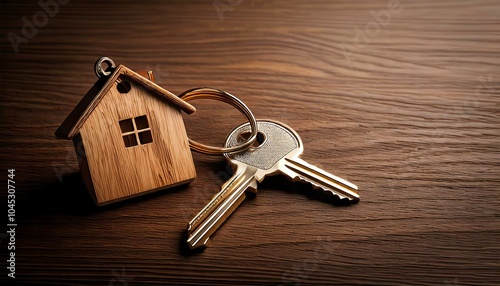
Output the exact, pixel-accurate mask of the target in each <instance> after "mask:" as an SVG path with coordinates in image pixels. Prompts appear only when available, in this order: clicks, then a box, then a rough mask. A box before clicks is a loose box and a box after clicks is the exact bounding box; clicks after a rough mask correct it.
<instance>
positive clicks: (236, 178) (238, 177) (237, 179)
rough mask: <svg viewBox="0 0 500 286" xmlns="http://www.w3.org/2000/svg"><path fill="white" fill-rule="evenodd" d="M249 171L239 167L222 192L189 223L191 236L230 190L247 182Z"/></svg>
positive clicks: (222, 188)
mask: <svg viewBox="0 0 500 286" xmlns="http://www.w3.org/2000/svg"><path fill="white" fill-rule="evenodd" d="M247 172H248V171H247V170H246V168H244V167H238V168H237V169H236V171H235V172H234V174H233V176H232V177H231V178H229V180H228V181H227V182H225V183H224V184H223V185H222V187H221V190H220V191H219V192H218V193H217V194H215V195H214V196H213V197H212V199H211V200H210V202H209V203H208V204H207V205H206V206H205V207H204V208H203V209H202V210H201V211H200V212H199V213H198V214H197V215H196V216H195V217H194V218H193V219H191V221H190V222H189V223H188V233H189V234H191V233H192V232H193V231H194V230H195V229H196V228H197V227H198V226H199V225H200V224H201V223H202V222H203V221H204V220H205V219H206V218H207V217H208V216H209V215H210V214H211V213H212V212H213V211H215V210H216V208H217V206H218V205H219V204H220V203H221V202H222V201H224V200H225V199H226V198H227V197H228V196H229V194H230V188H228V187H232V186H234V185H235V184H241V182H242V181H243V180H245V175H246V173H247Z"/></svg>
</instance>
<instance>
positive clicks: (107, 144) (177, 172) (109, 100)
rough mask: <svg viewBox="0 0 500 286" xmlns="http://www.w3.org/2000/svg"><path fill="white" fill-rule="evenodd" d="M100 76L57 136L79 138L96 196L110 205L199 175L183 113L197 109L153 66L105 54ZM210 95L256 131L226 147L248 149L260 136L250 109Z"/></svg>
mask: <svg viewBox="0 0 500 286" xmlns="http://www.w3.org/2000/svg"><path fill="white" fill-rule="evenodd" d="M103 64H107V65H108V68H107V69H104V68H103ZM95 73H96V75H97V76H98V77H99V80H98V81H97V82H96V83H95V84H94V86H93V87H92V88H91V89H90V90H89V91H88V93H87V94H86V95H85V96H84V97H83V99H82V100H81V101H80V103H79V104H78V105H77V106H76V107H75V109H74V110H73V111H72V112H71V113H70V115H69V116H68V117H67V118H66V120H64V122H63V123H62V124H61V126H60V127H59V128H58V129H57V131H56V133H55V134H56V137H57V138H60V139H70V140H73V144H74V146H75V150H76V153H77V157H78V163H79V166H80V171H81V174H82V178H83V180H84V182H85V185H86V188H87V190H88V192H89V194H90V196H91V197H92V199H93V201H94V202H95V203H96V204H97V205H106V204H109V203H113V202H116V201H120V200H123V199H127V198H131V197H135V196H138V195H142V194H146V193H149V192H153V191H157V190H161V189H166V188H171V187H174V186H178V185H182V184H187V183H189V182H191V181H192V180H194V178H195V177H196V171H195V166H194V163H193V158H192V155H191V151H190V146H189V143H188V137H187V133H186V129H185V127H184V122H183V120H182V115H181V111H184V112H186V113H188V114H190V113H193V112H194V111H195V110H196V109H195V108H194V107H193V106H192V105H190V104H189V103H187V102H186V101H185V100H182V99H180V98H179V97H177V96H176V95H174V94H173V93H171V92H169V91H167V90H165V89H163V88H162V87H160V86H158V85H157V84H155V83H154V76H153V73H152V72H150V71H149V72H140V73H137V72H134V71H132V70H131V69H129V68H127V67H125V66H123V65H119V66H116V65H115V63H114V62H113V61H112V60H111V59H110V58H107V57H103V58H100V59H99V60H98V61H97V62H96V64H95ZM204 97H205V98H211V99H216V100H221V101H224V102H228V103H230V104H232V105H233V106H235V107H236V108H237V109H238V110H240V111H241V112H242V113H244V114H245V115H246V117H247V118H248V119H249V121H250V123H251V126H252V131H253V133H252V135H253V136H252V137H251V138H249V139H248V140H247V142H245V143H243V144H241V145H239V146H235V147H232V148H228V149H227V151H229V152H236V151H241V150H246V149H248V148H249V147H250V146H251V145H252V144H253V143H254V141H255V139H256V136H257V123H256V121H255V118H254V117H253V115H252V113H251V111H250V110H249V109H248V108H247V107H246V106H245V105H244V104H243V102H241V101H239V100H238V99H237V98H236V97H234V96H232V95H230V94H227V93H224V92H220V93H218V96H215V95H210V94H208V95H206V96H204ZM192 99H194V98H192ZM192 147H193V149H195V150H196V147H197V146H196V144H194V145H193V146H192ZM198 147H201V148H203V147H206V146H204V145H200V146H198Z"/></svg>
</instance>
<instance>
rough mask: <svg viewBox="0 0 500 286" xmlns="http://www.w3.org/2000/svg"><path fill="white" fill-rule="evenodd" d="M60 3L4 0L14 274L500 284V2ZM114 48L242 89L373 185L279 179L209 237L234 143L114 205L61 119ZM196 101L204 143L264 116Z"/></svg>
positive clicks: (336, 170)
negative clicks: (353, 187) (94, 190)
mask: <svg viewBox="0 0 500 286" xmlns="http://www.w3.org/2000/svg"><path fill="white" fill-rule="evenodd" d="M43 1H45V2H50V1H49V0H42V2H43ZM52 2H54V1H52ZM61 2H68V1H61ZM54 3H55V2H54ZM51 7H52V8H50V7H49V8H47V9H48V10H47V11H48V12H43V11H44V10H43V8H42V6H40V4H38V2H37V1H0V13H1V14H0V22H1V27H0V31H1V33H0V34H1V37H0V51H1V55H0V118H1V123H0V142H1V143H0V144H1V157H0V161H1V163H0V164H1V174H3V178H1V181H2V184H0V186H1V191H0V193H1V194H2V197H1V208H0V210H1V213H2V216H3V219H2V221H3V222H2V224H1V225H2V232H1V234H0V239H1V243H0V247H1V252H0V254H1V257H0V261H2V263H1V264H0V265H1V267H0V268H1V269H2V270H1V271H0V273H1V275H2V276H1V279H2V280H1V281H2V282H1V284H2V285H9V282H10V283H12V282H23V283H25V284H26V283H34V284H47V285H94V284H98V285H156V284H167V283H171V284H176V285H180V284H202V283H207V284H229V285H240V284H247V283H248V284H294V285H298V284H301V285H306V284H312V285H319V284H324V285H347V284H353V285H443V286H444V285H499V284H500V274H499V273H500V262H499V257H500V242H499V241H500V240H499V239H500V222H499V215H500V203H499V202H500V187H499V184H500V149H499V146H500V97H499V96H500V3H499V2H498V1H494V0H488V1H486V0H485V1H465V0H464V1H430V0H427V1H409V0H404V1H403V0H401V1H400V2H398V1H396V0H383V1H371V0H366V1H263V0H262V1H258V0H232V1H229V0H215V1H212V0H204V1H156V2H153V1H134V3H132V1H130V3H129V2H115V1H113V2H112V1H78V0H72V1H69V2H68V3H66V4H64V3H61V4H58V7H57V9H55V8H54V6H51ZM47 13H49V14H51V15H48V16H47ZM44 15H45V16H44ZM30 23H32V24H33V23H34V24H33V25H35V26H34V27H35V28H34V29H33V28H31V30H30V28H29V27H28V26H30V25H31V24H30ZM24 26H26V27H24ZM23 27H24V28H23ZM101 56H109V57H111V58H112V59H114V60H115V62H117V63H121V64H125V65H126V66H128V67H130V68H132V69H134V70H139V69H145V68H146V69H150V70H153V71H154V73H155V74H156V78H157V82H158V83H159V84H160V85H161V86H162V87H164V88H166V89H168V90H170V91H171V92H173V93H175V94H179V93H181V92H182V91H184V90H187V89H190V88H193V87H198V86H211V87H217V88H221V89H224V90H227V91H229V92H231V93H233V94H235V95H236V96H238V97H239V98H240V99H242V100H243V101H244V102H245V103H247V104H248V105H249V106H250V108H251V109H252V110H253V112H254V114H255V115H256V117H258V118H271V119H276V120H280V121H283V122H285V123H287V124H288V125H290V126H292V127H293V128H294V129H296V130H297V131H298V132H299V134H300V135H301V136H302V139H303V141H304V143H305V147H306V148H305V149H306V151H305V153H304V156H303V157H304V158H305V159H306V160H308V161H310V162H312V163H315V164H317V165H319V166H321V167H322V168H324V169H326V170H328V171H329V172H331V173H333V174H336V175H338V176H341V177H343V178H346V179H348V180H350V181H352V182H354V183H356V184H357V185H358V186H359V188H360V194H361V201H360V202H359V203H358V204H356V205H352V206H342V205H335V204H332V203H331V202H330V201H329V200H328V198H327V197H324V196H322V193H321V192H320V191H317V190H314V189H312V188H311V186H310V185H303V184H300V183H291V182H289V181H288V180H286V179H285V178H283V177H274V178H269V179H266V180H265V181H264V182H263V183H262V184H261V185H260V186H259V193H258V194H257V195H256V196H253V197H251V198H247V200H246V201H245V202H244V203H243V204H242V205H241V207H239V208H238V209H237V211H236V212H235V213H234V214H233V215H232V216H231V217H230V218H229V220H228V221H227V222H226V223H225V224H224V225H223V226H222V228H221V229H220V230H219V231H218V232H217V233H216V234H215V235H214V236H213V240H212V245H211V246H210V247H209V248H207V249H206V250H205V251H203V252H194V253H191V252H189V251H188V250H187V248H186V245H185V239H186V234H185V229H186V224H187V222H188V221H189V219H190V218H191V217H192V216H194V215H195V214H196V213H197V212H198V211H199V210H200V209H201V208H202V207H203V206H204V205H205V204H206V203H207V202H208V200H209V199H210V197H211V196H212V195H213V194H215V193H216V192H217V191H218V190H219V188H220V185H221V184H222V183H223V182H224V180H226V179H227V178H228V176H229V175H230V170H229V169H228V168H227V167H226V164H225V161H224V160H223V158H222V157H220V156H215V157H210V156H207V155H200V154H194V159H195V164H196V167H197V175H198V176H197V179H196V180H195V181H193V182H192V183H191V184H190V185H189V186H185V187H178V188H176V189H173V190H167V191H162V192H159V193H156V194H153V195H148V196H145V197H141V198H138V199H134V200H130V201H126V202H123V203H119V204H116V205H112V206H108V207H104V208H97V207H94V206H93V204H92V202H91V200H90V198H89V196H88V194H87V193H86V191H85V189H84V187H83V183H82V181H81V177H80V174H79V173H78V165H77V161H76V155H75V154H74V150H73V146H72V143H71V142H70V141H65V140H56V139H55V138H54V131H55V130H56V128H57V127H58V126H59V124H60V123H61V122H62V121H63V120H64V119H65V117H66V116H67V115H68V114H69V112H70V111H71V110H72V109H73V108H74V107H75V105H76V104H77V103H78V101H79V100H80V99H81V98H82V96H83V95H84V94H85V93H86V91H87V90H88V89H89V88H90V87H91V86H92V84H93V83H94V82H95V81H96V77H95V75H94V73H93V64H94V62H95V61H96V59H98V58H99V57H101ZM193 104H194V105H195V106H196V107H197V108H198V111H197V112H196V113H195V114H193V115H189V116H185V122H186V127H187V130H188V133H189V135H190V136H191V137H192V138H194V139H197V140H199V141H203V142H205V143H209V144H214V145H220V144H222V142H223V140H224V138H225V136H226V134H227V133H228V132H229V131H230V130H231V129H232V128H233V127H234V126H236V125H237V124H239V123H241V122H243V121H244V118H243V117H242V116H241V115H240V114H239V113H238V112H237V111H235V110H234V109H232V108H231V107H229V106H227V105H224V104H222V103H219V102H214V101H208V100H200V101H196V102H193ZM10 168H14V169H15V175H16V176H15V182H16V183H15V184H16V201H15V210H16V222H17V224H18V226H17V228H16V237H15V238H16V240H15V243H16V244H15V246H16V252H15V254H16V256H15V258H16V262H15V263H16V274H15V276H16V278H15V280H14V279H11V278H9V277H7V274H8V273H9V271H8V270H7V269H6V266H7V265H6V260H7V259H8V258H9V256H8V255H9V253H8V251H7V247H8V242H9V239H10V238H9V237H7V236H6V224H7V174H8V173H7V170H8V169H10ZM9 252H10V251H9Z"/></svg>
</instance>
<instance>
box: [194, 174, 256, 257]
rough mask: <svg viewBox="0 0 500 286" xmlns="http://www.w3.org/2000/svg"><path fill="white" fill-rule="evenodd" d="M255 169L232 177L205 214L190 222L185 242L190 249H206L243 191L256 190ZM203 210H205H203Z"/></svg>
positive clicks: (239, 200)
mask: <svg viewBox="0 0 500 286" xmlns="http://www.w3.org/2000/svg"><path fill="white" fill-rule="evenodd" d="M256 171H257V169H255V168H252V167H248V168H246V169H245V171H243V172H241V173H238V174H235V175H233V178H234V179H233V178H232V180H230V181H229V182H228V183H227V184H225V185H224V187H223V189H222V190H221V192H219V193H218V194H217V195H216V197H214V199H212V201H214V200H215V201H216V203H214V204H209V205H207V207H208V208H209V209H208V210H207V211H206V212H205V213H203V214H201V213H202V212H203V210H202V212H200V214H201V215H200V218H199V219H198V221H195V222H194V219H193V220H192V221H191V222H190V225H189V228H190V230H191V231H190V234H189V238H188V240H187V242H188V245H189V247H190V248H191V249H195V248H199V247H206V246H207V243H208V240H209V238H210V236H211V235H212V234H213V233H214V232H215V231H216V230H217V229H218V228H219V227H220V225H221V224H222V223H223V222H224V221H225V220H226V219H227V218H228V217H229V216H230V215H231V214H232V213H233V212H234V210H235V209H236V208H237V207H238V206H239V205H240V204H241V203H242V202H243V200H244V199H245V191H247V190H248V189H254V190H255V189H257V181H256V180H255V177H254V174H255V172H256ZM204 210H205V209H204Z"/></svg>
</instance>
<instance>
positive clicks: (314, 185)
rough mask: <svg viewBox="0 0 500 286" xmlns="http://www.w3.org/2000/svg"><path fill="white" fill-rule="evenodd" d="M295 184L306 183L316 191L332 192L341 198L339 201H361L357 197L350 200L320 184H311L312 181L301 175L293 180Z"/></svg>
mask: <svg viewBox="0 0 500 286" xmlns="http://www.w3.org/2000/svg"><path fill="white" fill-rule="evenodd" d="M292 181H293V182H306V183H309V184H311V186H312V187H313V188H314V189H320V190H323V191H325V192H330V193H331V194H332V195H333V196H336V197H338V198H339V200H344V199H348V200H349V201H354V202H358V201H359V197H356V198H349V197H347V196H343V195H340V194H338V193H337V192H334V191H332V190H331V189H329V188H325V187H324V186H322V185H320V184H317V183H314V182H311V181H310V180H308V179H306V178H305V177H304V176H301V175H296V176H295V177H293V179H292Z"/></svg>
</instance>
